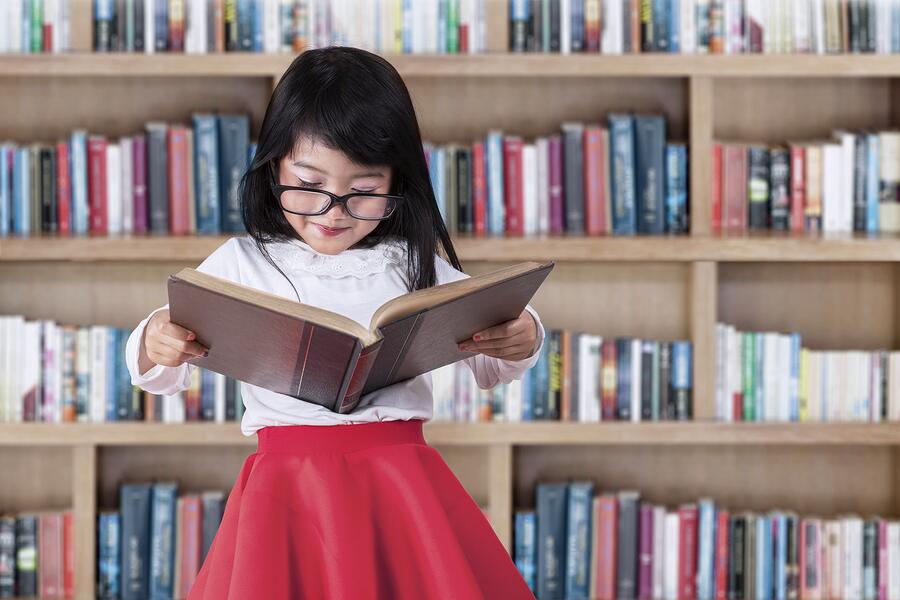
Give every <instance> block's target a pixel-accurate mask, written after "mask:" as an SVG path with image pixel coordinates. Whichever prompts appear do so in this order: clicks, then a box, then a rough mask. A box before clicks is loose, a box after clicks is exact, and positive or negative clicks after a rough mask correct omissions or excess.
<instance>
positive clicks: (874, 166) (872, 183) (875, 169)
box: [866, 134, 881, 234]
mask: <svg viewBox="0 0 900 600" xmlns="http://www.w3.org/2000/svg"><path fill="white" fill-rule="evenodd" d="M866 145H867V146H868V152H866V232H867V233H870V234H871V233H878V230H879V228H880V225H879V219H878V190H879V186H880V177H881V173H880V170H879V169H880V167H881V159H880V155H879V151H878V148H879V146H878V136H877V135H875V134H869V135H867V136H866Z"/></svg>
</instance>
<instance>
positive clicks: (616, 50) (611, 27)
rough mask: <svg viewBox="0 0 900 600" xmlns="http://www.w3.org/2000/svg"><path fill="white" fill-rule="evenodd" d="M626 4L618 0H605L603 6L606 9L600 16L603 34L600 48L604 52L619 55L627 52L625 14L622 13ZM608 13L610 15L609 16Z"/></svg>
mask: <svg viewBox="0 0 900 600" xmlns="http://www.w3.org/2000/svg"><path fill="white" fill-rule="evenodd" d="M623 6H624V4H623V3H622V2H616V0H605V2H604V6H603V8H604V9H605V10H604V11H603V12H602V13H601V16H600V27H601V29H602V32H603V33H602V36H601V38H600V49H601V51H602V52H603V54H613V55H619V54H623V53H624V52H625V32H624V31H623V29H622V28H623V27H624V15H623V13H622V10H623ZM607 15H609V16H608V17H607Z"/></svg>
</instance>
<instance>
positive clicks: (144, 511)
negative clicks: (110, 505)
mask: <svg viewBox="0 0 900 600" xmlns="http://www.w3.org/2000/svg"><path fill="white" fill-rule="evenodd" d="M120 495H121V498H120V506H121V510H122V600H145V599H146V598H148V597H149V589H150V586H149V583H150V486H149V485H148V484H130V483H126V484H123V485H122V487H121V490H120Z"/></svg>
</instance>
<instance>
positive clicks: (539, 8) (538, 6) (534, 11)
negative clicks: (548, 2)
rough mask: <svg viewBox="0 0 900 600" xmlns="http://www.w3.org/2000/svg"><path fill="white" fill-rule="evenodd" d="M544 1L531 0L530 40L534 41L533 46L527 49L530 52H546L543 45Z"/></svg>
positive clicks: (544, 25)
mask: <svg viewBox="0 0 900 600" xmlns="http://www.w3.org/2000/svg"><path fill="white" fill-rule="evenodd" d="M543 4H544V0H531V24H530V32H531V39H532V40H534V42H533V46H532V47H531V48H529V50H530V51H532V52H546V50H547V47H546V46H545V45H544V27H546V24H545V23H544V10H543Z"/></svg>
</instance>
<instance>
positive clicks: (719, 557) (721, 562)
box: [715, 510, 731, 600]
mask: <svg viewBox="0 0 900 600" xmlns="http://www.w3.org/2000/svg"><path fill="white" fill-rule="evenodd" d="M730 516H731V515H730V514H729V513H728V511H727V510H719V512H718V514H717V515H716V519H717V521H718V522H717V523H716V564H715V577H716V581H715V583H716V590H715V593H716V600H728V546H729V544H730V543H731V540H730V539H728V524H729V517H730Z"/></svg>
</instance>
